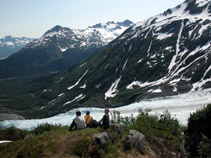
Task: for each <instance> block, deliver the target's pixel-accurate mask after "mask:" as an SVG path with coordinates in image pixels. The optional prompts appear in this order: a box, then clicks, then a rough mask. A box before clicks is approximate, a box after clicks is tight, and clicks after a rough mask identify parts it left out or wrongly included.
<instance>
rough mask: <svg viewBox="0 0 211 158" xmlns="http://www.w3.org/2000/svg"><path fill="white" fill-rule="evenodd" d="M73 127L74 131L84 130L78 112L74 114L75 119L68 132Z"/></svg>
mask: <svg viewBox="0 0 211 158" xmlns="http://www.w3.org/2000/svg"><path fill="white" fill-rule="evenodd" d="M73 127H75V129H76V130H80V129H84V128H86V125H85V120H84V117H82V116H81V112H80V111H77V112H76V117H75V118H74V119H73V122H72V123H71V125H70V129H69V131H72V129H73Z"/></svg>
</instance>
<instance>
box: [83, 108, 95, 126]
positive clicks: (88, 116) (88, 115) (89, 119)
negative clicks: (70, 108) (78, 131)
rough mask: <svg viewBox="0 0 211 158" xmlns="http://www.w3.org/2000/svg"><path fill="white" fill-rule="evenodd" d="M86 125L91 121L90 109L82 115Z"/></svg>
mask: <svg viewBox="0 0 211 158" xmlns="http://www.w3.org/2000/svg"><path fill="white" fill-rule="evenodd" d="M84 119H85V123H86V126H87V127H89V126H90V125H91V123H92V121H93V117H92V116H91V115H90V111H89V110H87V111H86V115H85V116H84Z"/></svg>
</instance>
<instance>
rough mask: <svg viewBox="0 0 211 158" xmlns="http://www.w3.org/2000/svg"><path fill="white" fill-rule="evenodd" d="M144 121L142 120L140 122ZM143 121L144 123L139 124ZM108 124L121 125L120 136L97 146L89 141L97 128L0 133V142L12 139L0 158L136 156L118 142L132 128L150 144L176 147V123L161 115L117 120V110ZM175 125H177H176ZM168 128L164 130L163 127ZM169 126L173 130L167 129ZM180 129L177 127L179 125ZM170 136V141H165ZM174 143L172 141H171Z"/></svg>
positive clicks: (46, 127)
mask: <svg viewBox="0 0 211 158" xmlns="http://www.w3.org/2000/svg"><path fill="white" fill-rule="evenodd" d="M144 120H145V121H144ZM143 121H144V122H143ZM111 122H112V123H121V124H123V125H124V127H125V132H124V133H123V135H122V136H120V134H119V133H115V132H113V131H112V130H111V129H107V130H106V131H107V132H111V133H112V132H113V133H112V136H111V138H110V139H109V140H108V142H107V143H106V145H104V146H99V145H97V144H96V142H95V141H94V139H93V135H94V134H95V133H98V132H102V131H103V129H101V128H99V127H98V128H87V129H84V130H80V131H73V132H68V127H67V126H65V127H62V126H60V125H49V124H43V125H39V126H38V127H37V128H35V129H33V130H31V131H25V130H19V129H16V128H14V127H10V128H8V129H1V130H0V138H1V139H0V140H13V141H14V142H12V143H6V144H0V157H2V158H13V157H31V158H36V157H46V158H48V157H65V156H66V157H71V156H78V157H96V158H98V157H99V158H104V157H106V158H108V157H110V158H115V157H116V158H117V157H126V156H127V155H130V156H132V157H134V156H135V155H136V156H137V155H140V154H141V153H139V152H137V151H133V150H132V151H125V149H124V146H123V144H122V142H123V141H124V139H125V138H126V136H127V134H128V130H129V129H136V130H138V131H140V132H142V133H143V134H144V135H145V136H146V139H147V140H148V141H151V143H153V138H154V137H162V138H163V139H166V137H167V138H168V140H165V141H170V143H168V145H169V144H170V145H171V146H176V147H175V148H178V146H179V145H180V144H179V139H178V138H179V136H180V134H181V133H179V131H177V130H176V129H174V128H175V127H176V123H175V122H177V121H176V120H175V119H173V118H171V117H170V114H169V113H167V112H166V113H164V115H163V116H162V117H160V118H158V117H157V116H154V115H149V114H148V112H143V111H140V114H139V116H138V117H137V118H134V117H133V116H132V115H131V116H130V117H121V116H120V113H119V112H118V111H114V112H113V113H112V119H111ZM178 125H179V124H178ZM165 126H166V127H168V128H164V127H165ZM171 127H172V128H173V129H171ZM179 127H181V126H179ZM169 137H171V139H169ZM172 139H173V140H175V141H172Z"/></svg>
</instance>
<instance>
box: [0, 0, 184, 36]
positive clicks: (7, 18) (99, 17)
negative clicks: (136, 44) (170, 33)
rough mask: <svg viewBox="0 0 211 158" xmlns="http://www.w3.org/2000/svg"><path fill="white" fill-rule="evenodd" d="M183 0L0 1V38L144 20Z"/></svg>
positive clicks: (39, 34) (37, 34) (40, 34)
mask: <svg viewBox="0 0 211 158" xmlns="http://www.w3.org/2000/svg"><path fill="white" fill-rule="evenodd" d="M183 1H184V0H0V23H1V25H0V38H2V37H4V36H6V35H12V36H14V37H22V36H25V37H34V38H39V37H41V36H42V35H43V34H44V33H45V32H46V31H47V30H49V29H50V28H52V27H54V26H55V25H61V26H64V27H69V28H74V29H82V28H86V27H88V26H92V25H95V24H97V23H106V22H108V21H115V22H121V21H124V20H125V19H129V20H131V21H133V22H135V23H136V22H139V21H142V20H145V19H147V18H149V17H151V16H154V15H157V14H159V13H163V12H164V11H165V10H167V9H168V8H174V7H176V6H177V5H179V4H180V3H182V2H183Z"/></svg>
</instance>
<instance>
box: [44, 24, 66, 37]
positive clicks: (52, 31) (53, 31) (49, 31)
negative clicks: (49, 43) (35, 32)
mask: <svg viewBox="0 0 211 158" xmlns="http://www.w3.org/2000/svg"><path fill="white" fill-rule="evenodd" d="M63 29H66V28H65V27H62V26H60V25H56V26H54V27H53V28H52V29H50V30H48V31H46V32H45V34H44V35H43V36H46V35H47V34H50V33H55V32H59V31H62V30H63Z"/></svg>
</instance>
